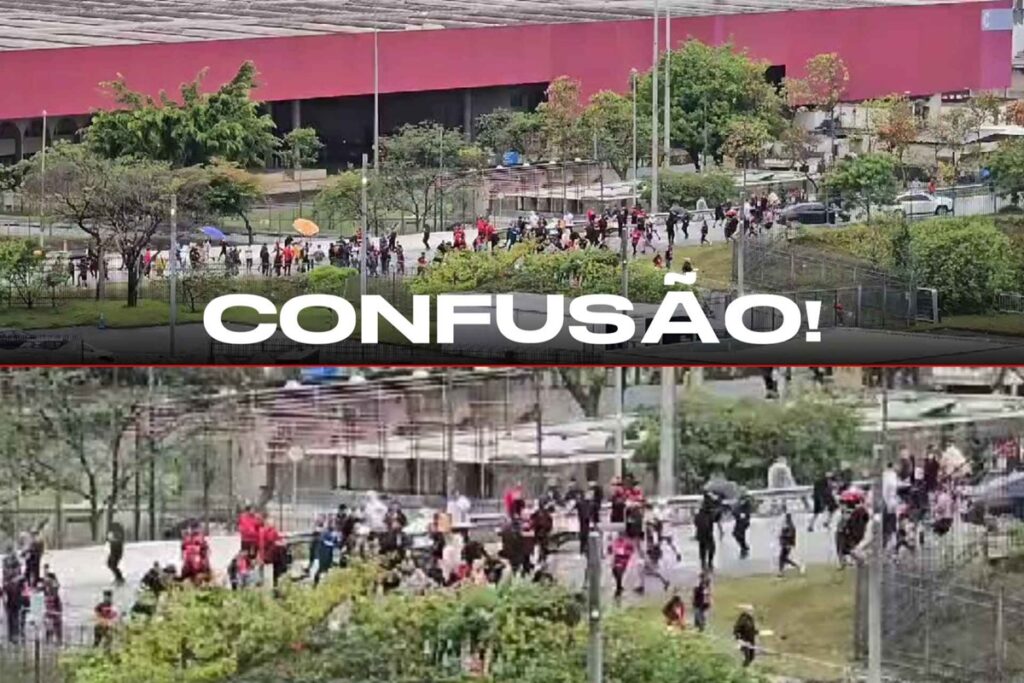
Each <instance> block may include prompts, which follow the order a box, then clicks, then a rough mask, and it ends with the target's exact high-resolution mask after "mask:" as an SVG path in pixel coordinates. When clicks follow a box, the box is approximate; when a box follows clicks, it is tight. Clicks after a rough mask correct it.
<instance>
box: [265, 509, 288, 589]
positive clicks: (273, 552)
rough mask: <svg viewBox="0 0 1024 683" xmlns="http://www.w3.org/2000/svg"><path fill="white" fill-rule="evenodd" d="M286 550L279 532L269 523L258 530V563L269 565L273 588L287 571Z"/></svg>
mask: <svg viewBox="0 0 1024 683" xmlns="http://www.w3.org/2000/svg"><path fill="white" fill-rule="evenodd" d="M286 550H287V548H286V547H285V545H284V537H283V536H282V535H281V532H279V531H278V530H277V527H275V526H274V525H273V524H271V523H270V522H267V523H265V524H264V525H263V526H262V527H261V528H260V562H262V563H263V565H264V566H266V565H270V568H271V570H272V572H273V573H272V576H273V581H274V586H277V582H278V580H279V579H280V578H281V576H282V575H283V574H284V572H285V570H286V569H287V562H286V561H285V553H286Z"/></svg>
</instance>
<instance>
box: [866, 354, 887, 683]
mask: <svg viewBox="0 0 1024 683" xmlns="http://www.w3.org/2000/svg"><path fill="white" fill-rule="evenodd" d="M888 430H889V373H888V371H886V370H882V427H881V430H880V432H879V435H880V438H879V443H877V444H875V453H874V456H875V458H874V460H875V462H874V468H875V476H874V481H873V482H872V484H871V501H872V505H871V512H872V514H871V562H870V564H869V565H868V683H882V572H883V571H884V562H885V557H884V555H885V543H884V539H883V519H882V517H883V515H884V514H885V500H884V499H883V498H882V478H883V472H884V471H885V459H886V452H887V449H888V438H889V435H888Z"/></svg>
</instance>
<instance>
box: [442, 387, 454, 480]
mask: <svg viewBox="0 0 1024 683" xmlns="http://www.w3.org/2000/svg"><path fill="white" fill-rule="evenodd" d="M454 389H455V381H454V372H453V370H452V369H451V368H450V367H449V368H445V371H444V414H445V420H444V429H445V434H446V435H447V438H446V439H445V454H444V455H445V458H444V496H445V498H446V499H447V498H451V497H452V496H453V495H454V494H455V408H454V405H455V404H454V400H453V397H452V394H453V393H454Z"/></svg>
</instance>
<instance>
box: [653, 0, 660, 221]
mask: <svg viewBox="0 0 1024 683" xmlns="http://www.w3.org/2000/svg"><path fill="white" fill-rule="evenodd" d="M653 26H654V41H653V44H654V61H653V62H652V65H651V220H652V221H653V220H654V214H656V213H657V212H658V52H659V50H658V0H654V22H653Z"/></svg>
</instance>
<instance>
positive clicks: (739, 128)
mask: <svg viewBox="0 0 1024 683" xmlns="http://www.w3.org/2000/svg"><path fill="white" fill-rule="evenodd" d="M771 139H772V138H771V131H769V129H768V125H767V124H766V123H765V122H764V121H762V120H761V119H758V118H754V117H750V116H737V117H736V118H734V119H733V120H732V121H730V122H729V127H728V129H727V132H726V135H725V143H724V144H723V146H722V148H723V151H724V152H725V153H726V154H728V155H729V156H731V157H732V158H733V159H734V160H735V161H736V165H737V166H740V167H741V168H743V182H744V184H746V179H747V169H748V168H750V167H751V166H755V165H756V164H757V162H758V161H760V159H761V156H762V155H763V154H764V148H765V147H766V146H767V145H768V143H769V142H771Z"/></svg>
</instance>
